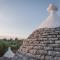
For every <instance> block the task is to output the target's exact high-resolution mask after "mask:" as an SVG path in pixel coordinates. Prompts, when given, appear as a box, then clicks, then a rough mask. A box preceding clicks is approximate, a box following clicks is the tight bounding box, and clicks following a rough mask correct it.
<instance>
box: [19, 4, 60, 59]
mask: <svg viewBox="0 0 60 60" xmlns="http://www.w3.org/2000/svg"><path fill="white" fill-rule="evenodd" d="M48 11H49V13H50V15H49V16H48V18H47V20H46V21H45V22H43V23H42V25H40V26H39V27H38V29H36V30H35V31H33V32H32V34H31V35H30V36H29V37H28V38H27V39H26V40H24V41H23V45H22V46H21V48H20V52H22V53H24V54H27V55H32V56H35V57H37V58H39V60H60V17H59V16H57V14H56V11H57V7H56V6H55V5H53V4H50V5H49V8H48Z"/></svg>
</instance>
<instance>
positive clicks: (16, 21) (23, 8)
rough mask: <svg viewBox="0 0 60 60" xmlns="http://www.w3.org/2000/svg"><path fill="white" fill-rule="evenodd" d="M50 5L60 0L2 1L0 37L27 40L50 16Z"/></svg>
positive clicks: (0, 6) (0, 2)
mask: <svg viewBox="0 0 60 60" xmlns="http://www.w3.org/2000/svg"><path fill="white" fill-rule="evenodd" d="M50 3H53V4H55V5H57V6H58V8H59V10H58V14H59V16H60V0H0V37H19V38H27V37H28V36H29V35H30V34H31V33H32V32H33V31H34V30H35V29H36V28H37V27H38V26H39V25H40V24H41V23H42V22H43V21H44V20H45V19H46V17H47V16H48V12H47V7H48V5H49V4H50Z"/></svg>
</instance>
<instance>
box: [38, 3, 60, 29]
mask: <svg viewBox="0 0 60 60" xmlns="http://www.w3.org/2000/svg"><path fill="white" fill-rule="evenodd" d="M47 10H48V12H49V16H48V17H47V18H46V20H45V21H44V22H43V23H42V24H41V25H40V26H39V27H38V28H56V27H60V17H59V16H58V15H57V13H56V12H57V10H58V8H57V7H56V6H55V5H53V4H49V6H48V9H47Z"/></svg>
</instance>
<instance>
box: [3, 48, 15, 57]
mask: <svg viewBox="0 0 60 60" xmlns="http://www.w3.org/2000/svg"><path fill="white" fill-rule="evenodd" d="M14 55H15V54H14V53H13V52H12V50H11V47H9V48H8V51H7V52H6V53H5V54H4V57H7V58H12V57H14Z"/></svg>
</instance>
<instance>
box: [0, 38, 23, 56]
mask: <svg viewBox="0 0 60 60" xmlns="http://www.w3.org/2000/svg"><path fill="white" fill-rule="evenodd" d="M22 43H23V40H18V39H15V40H12V39H10V40H7V39H0V56H3V54H4V53H5V52H6V51H7V49H8V47H9V46H10V47H11V49H12V51H13V52H16V51H17V50H18V49H19V48H20V46H21V45H22Z"/></svg>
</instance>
